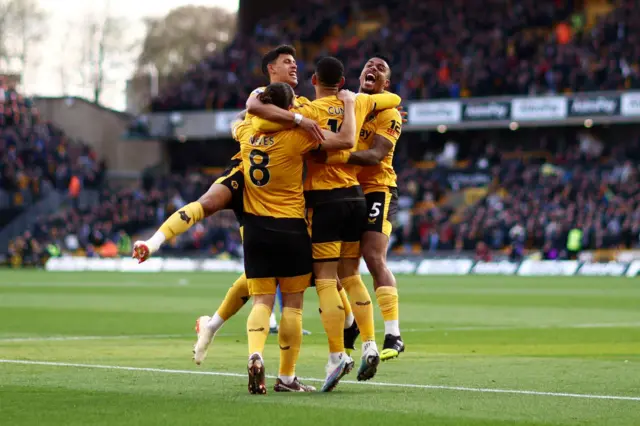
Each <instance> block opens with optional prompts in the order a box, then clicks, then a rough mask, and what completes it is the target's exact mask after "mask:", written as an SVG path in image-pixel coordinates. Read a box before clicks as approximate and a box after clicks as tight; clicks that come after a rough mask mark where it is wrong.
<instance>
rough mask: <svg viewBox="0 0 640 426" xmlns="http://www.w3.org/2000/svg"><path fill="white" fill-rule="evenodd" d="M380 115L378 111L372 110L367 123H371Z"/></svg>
mask: <svg viewBox="0 0 640 426" xmlns="http://www.w3.org/2000/svg"><path fill="white" fill-rule="evenodd" d="M377 115H378V113H376V112H372V113H371V114H369V115H368V116H367V119H366V120H365V123H371V122H372V121H373V120H375V119H376V116H377Z"/></svg>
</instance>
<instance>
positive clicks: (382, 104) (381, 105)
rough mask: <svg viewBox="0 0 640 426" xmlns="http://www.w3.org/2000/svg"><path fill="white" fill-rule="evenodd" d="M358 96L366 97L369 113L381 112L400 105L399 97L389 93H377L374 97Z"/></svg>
mask: <svg viewBox="0 0 640 426" xmlns="http://www.w3.org/2000/svg"><path fill="white" fill-rule="evenodd" d="M359 96H367V98H368V99H367V100H368V102H369V105H368V109H369V111H382V110H385V109H389V108H396V107H398V106H399V105H400V102H402V99H401V98H400V96H398V95H396V94H395V93H389V92H384V93H378V94H375V95H364V94H361V95H359Z"/></svg>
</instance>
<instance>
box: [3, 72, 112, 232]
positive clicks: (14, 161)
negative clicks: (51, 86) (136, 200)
mask: <svg viewBox="0 0 640 426" xmlns="http://www.w3.org/2000/svg"><path fill="white" fill-rule="evenodd" d="M104 169H105V165H104V164H103V163H100V162H99V161H98V159H97V158H96V154H95V152H94V151H93V150H92V149H91V148H90V147H89V146H87V145H86V144H84V143H82V142H81V141H74V140H71V139H69V138H68V137H66V135H65V134H64V132H63V131H62V130H61V129H59V128H57V127H56V126H55V125H53V124H52V123H50V122H45V121H44V120H42V119H41V118H40V115H39V112H38V110H37V108H36V107H35V105H34V103H33V101H32V100H31V99H28V98H24V97H23V96H22V95H20V94H19V93H18V92H17V91H16V90H15V87H14V86H13V85H12V84H9V83H6V82H5V81H4V80H0V224H2V225H3V226H4V225H6V224H8V223H9V222H10V221H11V220H12V219H13V218H14V217H16V216H17V215H18V214H19V213H20V212H22V211H23V210H24V209H25V208H27V207H29V206H30V205H32V204H33V203H35V202H36V201H38V200H39V199H40V198H42V197H43V196H44V195H46V194H47V193H50V192H51V191H53V190H59V191H67V190H69V191H71V192H72V193H75V192H77V189H79V188H80V187H84V188H98V187H99V186H100V185H101V184H102V181H103V178H104Z"/></svg>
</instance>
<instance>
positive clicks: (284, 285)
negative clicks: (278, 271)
mask: <svg viewBox="0 0 640 426" xmlns="http://www.w3.org/2000/svg"><path fill="white" fill-rule="evenodd" d="M310 282H311V274H306V275H302V276H297V277H291V278H280V279H279V283H280V288H281V292H282V296H283V304H284V306H283V308H282V317H281V318H280V328H279V331H278V345H279V346H280V370H279V372H278V379H277V380H276V384H275V386H274V387H273V390H275V391H276V392H313V391H315V390H316V389H315V388H314V387H313V386H308V385H304V384H302V383H301V382H300V380H298V378H297V376H296V374H295V367H296V363H297V361H298V356H299V355H300V346H301V345H302V305H303V301H304V290H305V289H306V288H307V287H309V284H310Z"/></svg>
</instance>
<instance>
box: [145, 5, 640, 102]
mask: <svg viewBox="0 0 640 426" xmlns="http://www.w3.org/2000/svg"><path fill="white" fill-rule="evenodd" d="M322 3H323V2H322V1H321V0H318V1H316V2H313V3H311V4H310V5H308V6H307V7H305V8H302V9H300V10H299V11H298V14H297V15H296V13H295V11H294V13H293V14H286V15H284V16H278V17H275V18H270V19H267V20H265V21H263V22H260V23H259V24H258V25H257V26H256V29H255V35H256V37H252V38H251V39H250V40H249V39H247V38H245V37H242V36H238V37H237V38H236V39H235V40H234V41H233V43H232V44H231V45H230V46H229V47H228V48H227V49H226V50H225V51H224V52H223V53H221V54H219V55H217V56H214V57H212V58H208V59H207V60H205V61H203V62H202V63H200V64H198V65H197V66H194V67H193V69H192V70H191V71H190V72H189V73H187V75H185V76H184V78H183V79H182V80H181V81H179V82H177V83H175V84H173V85H172V86H171V88H169V89H167V90H166V91H165V92H164V93H163V95H162V96H161V97H160V98H158V99H156V100H154V102H153V105H152V107H153V109H154V110H156V111H159V110H165V111H166V110H188V109H205V108H207V109H224V108H240V107H242V106H243V103H244V101H245V99H246V97H247V95H248V93H250V91H251V90H252V89H253V88H255V87H257V86H259V85H261V84H264V77H263V76H262V75H261V73H260V66H259V64H260V56H261V55H262V53H263V52H264V51H265V49H268V48H269V47H273V46H274V45H277V44H279V43H284V42H287V43H291V44H294V45H295V46H296V47H298V49H299V58H298V61H299V76H300V82H301V84H300V87H299V91H300V92H301V93H302V94H305V95H308V92H309V90H310V88H309V83H308V81H309V78H310V76H311V73H312V71H313V63H314V60H315V59H317V58H318V57H319V56H323V55H334V56H337V57H338V58H340V59H342V60H343V61H344V62H345V65H346V68H347V76H348V79H347V81H348V85H349V87H350V88H356V87H355V86H356V84H357V79H358V76H359V74H360V71H361V69H362V65H363V63H364V62H365V60H366V59H367V58H368V57H370V56H371V55H372V54H374V53H376V52H378V53H379V52H382V53H384V54H386V56H387V57H389V58H390V61H391V66H392V69H393V70H395V73H394V75H393V79H392V81H393V85H392V90H393V91H394V92H396V93H398V94H399V95H400V96H401V97H402V98H403V99H426V98H431V99H433V98H458V97H469V96H490V95H504V94H544V93H568V92H579V91H589V90H617V89H625V88H626V89H629V88H634V89H636V88H640V67H639V64H638V61H637V58H638V54H637V49H638V47H637V46H638V43H637V41H638V37H639V36H640V34H638V28H640V26H639V25H633V24H635V23H637V20H638V18H637V14H636V13H632V12H633V11H634V1H632V0H625V1H621V2H619V5H618V7H617V8H614V9H613V10H611V7H605V8H602V7H600V8H588V7H587V8H584V9H580V10H578V9H577V8H575V7H574V6H573V5H574V2H557V1H554V0H526V1H519V2H507V1H504V0H494V1H490V2H472V3H469V2H463V1H450V2H444V1H439V0H438V1H429V2H424V1H420V0H410V1H402V2H400V1H399V0H394V1H385V2H381V1H378V0H369V1H366V2H363V3H362V4H361V5H360V6H359V8H358V9H357V10H351V9H350V8H347V7H345V8H344V9H343V10H341V11H335V10H333V9H331V8H325V7H322ZM587 3H588V2H587ZM309 16H313V18H309ZM351 17H356V18H357V19H350V18H351ZM618 23H622V25H618ZM314 53H315V55H314Z"/></svg>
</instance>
